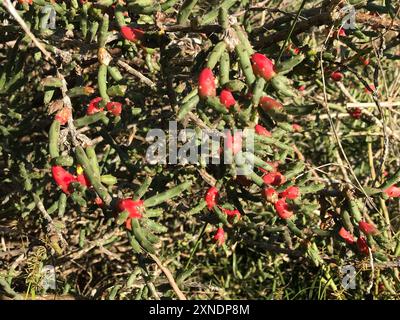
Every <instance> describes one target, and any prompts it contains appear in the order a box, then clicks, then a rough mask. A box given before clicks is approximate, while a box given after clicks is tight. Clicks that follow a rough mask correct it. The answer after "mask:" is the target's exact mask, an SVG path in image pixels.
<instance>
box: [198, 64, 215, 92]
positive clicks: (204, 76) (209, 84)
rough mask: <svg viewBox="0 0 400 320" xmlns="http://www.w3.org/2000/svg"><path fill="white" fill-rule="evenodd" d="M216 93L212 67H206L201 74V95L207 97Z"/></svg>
mask: <svg viewBox="0 0 400 320" xmlns="http://www.w3.org/2000/svg"><path fill="white" fill-rule="evenodd" d="M216 95H217V90H216V87H215V79H214V74H213V72H212V70H211V69H210V68H204V69H203V70H202V71H201V72H200V75H199V96H200V97H201V98H206V97H215V96H216Z"/></svg>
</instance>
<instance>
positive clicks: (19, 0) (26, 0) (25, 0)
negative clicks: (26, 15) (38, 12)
mask: <svg viewBox="0 0 400 320" xmlns="http://www.w3.org/2000/svg"><path fill="white" fill-rule="evenodd" d="M18 3H19V4H24V3H27V4H29V5H31V4H32V3H33V0H18Z"/></svg>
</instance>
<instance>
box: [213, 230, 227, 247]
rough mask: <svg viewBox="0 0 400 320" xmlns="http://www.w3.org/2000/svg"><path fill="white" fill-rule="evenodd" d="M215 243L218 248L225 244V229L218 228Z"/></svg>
mask: <svg viewBox="0 0 400 320" xmlns="http://www.w3.org/2000/svg"><path fill="white" fill-rule="evenodd" d="M214 241H215V242H216V243H217V245H218V246H222V245H223V244H224V242H225V231H224V229H223V228H218V230H217V232H216V233H215V235H214Z"/></svg>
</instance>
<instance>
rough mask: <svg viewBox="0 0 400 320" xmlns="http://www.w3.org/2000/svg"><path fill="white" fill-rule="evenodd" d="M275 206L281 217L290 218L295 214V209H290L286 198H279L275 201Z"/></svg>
mask: <svg viewBox="0 0 400 320" xmlns="http://www.w3.org/2000/svg"><path fill="white" fill-rule="evenodd" d="M274 206H275V210H276V212H277V213H278V216H279V217H280V218H282V219H289V218H290V217H291V216H293V211H292V210H290V207H289V205H288V204H287V202H286V198H281V199H279V200H278V201H276V202H275V203H274Z"/></svg>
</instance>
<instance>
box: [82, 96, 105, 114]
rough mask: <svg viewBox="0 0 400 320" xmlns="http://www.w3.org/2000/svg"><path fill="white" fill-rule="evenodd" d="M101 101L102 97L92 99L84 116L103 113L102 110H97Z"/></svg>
mask: <svg viewBox="0 0 400 320" xmlns="http://www.w3.org/2000/svg"><path fill="white" fill-rule="evenodd" d="M101 100H103V98H102V97H97V98H94V99H92V100H90V102H89V106H88V108H87V110H86V114H87V115H92V114H95V113H97V112H101V111H103V110H104V108H98V106H99V103H100V101H101Z"/></svg>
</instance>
